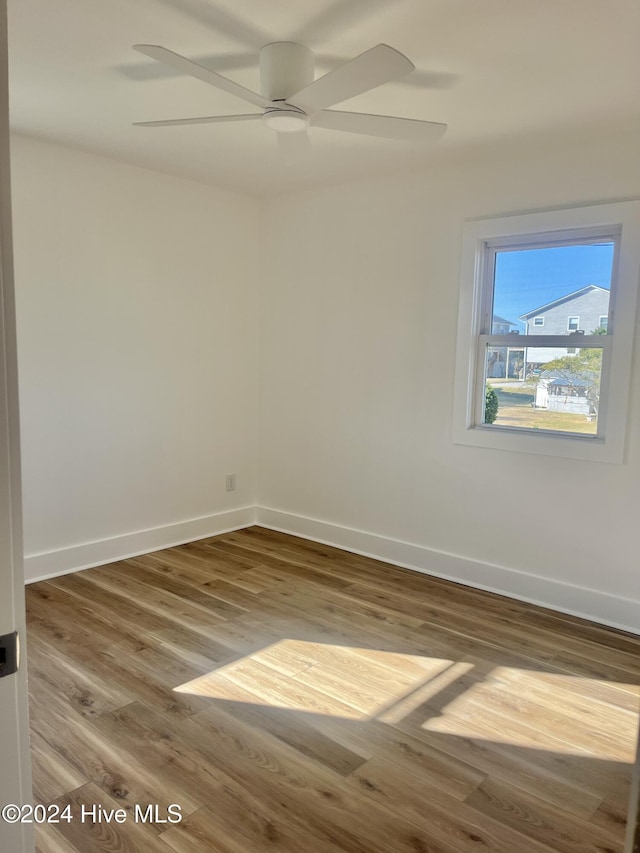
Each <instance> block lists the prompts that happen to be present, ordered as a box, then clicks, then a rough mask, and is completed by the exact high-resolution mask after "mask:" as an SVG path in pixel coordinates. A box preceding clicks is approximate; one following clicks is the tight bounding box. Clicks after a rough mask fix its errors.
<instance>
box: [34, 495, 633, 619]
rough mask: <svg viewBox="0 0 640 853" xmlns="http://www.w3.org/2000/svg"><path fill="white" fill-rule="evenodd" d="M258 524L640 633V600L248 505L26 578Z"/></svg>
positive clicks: (73, 550)
mask: <svg viewBox="0 0 640 853" xmlns="http://www.w3.org/2000/svg"><path fill="white" fill-rule="evenodd" d="M253 524H259V525H261V526H262V527H267V528H269V529H271V530H278V531H280V532H282V533H291V534H293V535H294V536H300V537H301V538H303V539H310V540H312V541H314V542H320V543H323V544H325V545H333V546H334V547H336V548H342V549H343V550H345V551H351V552H353V553H354V554H362V555H364V556H366V557H372V558H374V559H376V560H384V561H385V562H387V563H391V564H392V565H395V566H401V567H402V568H405V569H413V570H414V571H418V572H422V573H423V574H428V575H433V576H434V577H439V578H444V579H445V580H451V581H456V582H458V583H463V584H467V585H468V586H471V587H475V588H477V589H484V590H487V591H489V592H496V593H499V594H501V595H506V596H510V597H511V598H515V599H518V600H520V601H526V602H529V603H530V604H538V605H541V606H542V607H548V608H550V609H551V610H557V611H560V612H561V613H569V614H571V615H572V616H581V617H583V618H585V619H591V620H592V621H594V622H600V623H602V624H603V625H609V626H611V627H613V628H621V629H622V630H623V631H630V632H632V633H635V634H640V627H639V626H638V613H640V601H637V600H633V599H628V598H622V597H621V596H617V595H611V594H609V593H606V592H601V591H600V590H594V589H588V588H587V587H581V586H574V585H571V584H567V583H563V582H562V581H557V580H553V579H552V578H545V577H541V576H540V575H533V574H528V573H526V572H521V571H518V570H517V569H510V568H507V567H506V566H497V565H494V564H492V563H483V562H481V561H480V560H472V559H470V558H468V557H461V556H459V555H457V554H450V553H447V552H445V551H437V550H435V549H433V548H427V547H426V546H424V545H416V544H413V543H411V542H404V541H402V540H399V539H391V538H389V537H386V536H379V535H377V534H375V533H367V532H366V531H364V530H355V529H353V528H350V527H343V526H341V525H339V524H332V523H330V522H327V521H321V520H319V519H315V518H307V517H306V516H303V515H296V514H294V513H290V512H284V511H282V510H277V509H271V508H269V507H261V506H258V507H253V506H248V507H242V508H240V509H235V510H230V511H228V512H220V513H215V514H213V515H207V516H204V517H202V518H193V519H189V520H188V521H181V522H178V523H176V524H168V525H166V526H163V527H155V528H151V529H149V530H138V531H136V532H134V533H126V534H124V535H122V536H113V537H110V538H108V539H100V540H98V541H95V542H85V543H83V544H81V545H72V546H70V547H67V548H60V549H58V550H55V551H46V552H43V553H39V554H27V555H26V556H25V558H24V573H25V581H26V583H34V582H36V581H41V580H47V579H48V578H53V577H58V576H59V575H66V574H69V573H71V572H77V571H81V570H82V569H90V568H93V567H94V566H101V565H104V564H105V563H114V562H117V561H118V560H126V559H128V558H129V557H135V556H138V555H139V554H148V553H149V552H152V551H159V550H161V549H163V548H172V547H174V546H176V545H183V544H184V543H185V542H193V541H195V540H197V539H204V538H206V537H208V536H217V535H220V534H222V533H229V532H230V531H232V530H240V529H242V528H243V527H250V526H252V525H253Z"/></svg>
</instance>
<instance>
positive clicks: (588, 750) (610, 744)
mask: <svg viewBox="0 0 640 853" xmlns="http://www.w3.org/2000/svg"><path fill="white" fill-rule="evenodd" d="M620 687H622V688H629V689H628V690H627V689H625V690H620V689H619V688H620ZM634 692H635V691H634V688H633V686H632V685H617V684H615V683H611V682H606V681H598V680H596V679H589V678H583V677H577V676H573V675H562V674H559V673H550V672H541V671H537V670H529V669H518V668H516V667H505V666H496V667H495V668H494V669H493V670H491V672H489V673H487V675H486V676H485V677H484V678H483V679H482V680H478V681H477V682H476V683H474V684H471V685H470V686H469V687H468V689H467V690H465V691H464V692H461V693H460V694H459V695H458V696H456V697H455V698H452V699H451V701H449V702H447V703H446V705H444V706H443V707H442V708H441V711H440V714H439V715H438V716H432V715H431V714H429V713H428V712H427V713H426V714H425V715H424V720H423V721H422V722H421V723H419V727H420V728H421V729H423V730H426V731H433V732H440V733H442V734H452V735H457V736H458V737H471V738H476V739H479V740H491V741H494V742H498V743H503V744H510V745H513V746H520V747H525V748H529V749H544V750H549V751H552V752H557V753H563V754H573V755H581V756H587V755H588V756H592V757H596V758H598V759H603V760H612V761H621V762H625V763H633V761H634V759H635V748H636V738H637V732H638V713H637V710H636V709H637V701H636V698H635V696H634Z"/></svg>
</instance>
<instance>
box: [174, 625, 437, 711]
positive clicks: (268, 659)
mask: <svg viewBox="0 0 640 853" xmlns="http://www.w3.org/2000/svg"><path fill="white" fill-rule="evenodd" d="M452 665H453V661H450V660H444V659H441V658H432V657H428V656H422V655H411V654H402V653H398V652H387V651H381V650H379V649H367V648H360V647H355V646H353V647H351V646H340V645H335V644H329V643H314V642H309V641H306V640H288V639H285V640H279V641H278V642H277V643H273V644H272V645H270V646H266V647H264V648H262V649H260V650H258V651H256V652H254V653H253V654H251V655H247V656H246V657H243V658H240V659H239V660H237V661H233V662H232V663H229V664H226V665H224V666H221V667H220V668H218V669H216V670H213V671H212V672H209V673H207V674H206V675H202V676H200V677H199V678H195V679H193V680H192V681H189V682H186V683H185V684H181V685H180V686H179V687H176V688H174V689H175V691H176V692H178V693H191V694H194V695H198V696H208V697H211V698H214V699H215V698H217V699H227V700H229V699H233V700H239V701H252V702H254V703H255V704H264V705H270V706H272V707H280V708H286V709H288V710H297V711H307V712H310V713H324V714H329V715H331V716H340V717H346V718H350V719H354V718H355V719H368V718H370V717H373V716H375V715H376V714H378V713H380V712H382V711H384V709H386V708H387V707H388V706H390V705H391V706H395V705H396V704H397V703H398V702H401V701H402V700H404V699H405V698H406V697H407V695H409V694H412V693H413V692H414V691H416V690H417V689H421V688H423V687H424V686H425V685H426V684H428V683H429V682H430V681H431V680H432V679H433V678H436V677H437V676H438V675H440V673H442V672H443V671H445V670H447V669H448V668H449V667H451V666H452ZM422 701H424V699H423V700H422Z"/></svg>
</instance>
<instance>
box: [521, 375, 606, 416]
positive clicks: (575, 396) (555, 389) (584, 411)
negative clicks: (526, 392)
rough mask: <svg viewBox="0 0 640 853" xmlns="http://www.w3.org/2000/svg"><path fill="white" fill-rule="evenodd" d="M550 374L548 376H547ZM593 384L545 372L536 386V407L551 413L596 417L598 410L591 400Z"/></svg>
mask: <svg viewBox="0 0 640 853" xmlns="http://www.w3.org/2000/svg"><path fill="white" fill-rule="evenodd" d="M547 373H548V375H546V374H547ZM590 387H591V383H589V382H587V381H586V380H581V379H579V378H577V377H576V378H574V379H572V380H571V382H570V383H569V382H567V379H566V378H563V377H561V376H554V375H553V371H545V373H543V374H542V376H541V377H540V381H539V382H538V385H537V386H536V399H535V403H534V405H535V407H536V408H537V409H549V411H551V412H571V413H572V414H578V415H587V416H591V415H595V414H596V409H595V406H594V405H593V402H592V401H591V400H590V399H589V396H588V395H589V388H590Z"/></svg>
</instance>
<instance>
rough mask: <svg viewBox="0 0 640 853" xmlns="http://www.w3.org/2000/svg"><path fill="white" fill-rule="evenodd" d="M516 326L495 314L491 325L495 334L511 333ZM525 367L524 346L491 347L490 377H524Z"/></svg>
mask: <svg viewBox="0 0 640 853" xmlns="http://www.w3.org/2000/svg"><path fill="white" fill-rule="evenodd" d="M514 326H515V323H512V322H511V320H505V319H504V317H498V315H497V314H494V315H493V323H492V327H491V331H492V334H494V335H509V334H510V333H511V331H512V329H513V327H514ZM523 368H524V349H523V347H521V346H520V347H489V353H488V361H487V377H488V378H489V379H522V378H523Z"/></svg>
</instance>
